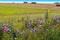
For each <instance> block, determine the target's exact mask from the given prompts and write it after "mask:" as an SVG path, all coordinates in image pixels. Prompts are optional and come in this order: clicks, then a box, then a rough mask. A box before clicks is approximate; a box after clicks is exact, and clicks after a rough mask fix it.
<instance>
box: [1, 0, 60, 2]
mask: <svg viewBox="0 0 60 40" xmlns="http://www.w3.org/2000/svg"><path fill="white" fill-rule="evenodd" d="M0 1H22V2H24V1H27V2H33V1H34V2H60V0H0Z"/></svg>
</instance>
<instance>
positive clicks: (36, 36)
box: [0, 4, 60, 40]
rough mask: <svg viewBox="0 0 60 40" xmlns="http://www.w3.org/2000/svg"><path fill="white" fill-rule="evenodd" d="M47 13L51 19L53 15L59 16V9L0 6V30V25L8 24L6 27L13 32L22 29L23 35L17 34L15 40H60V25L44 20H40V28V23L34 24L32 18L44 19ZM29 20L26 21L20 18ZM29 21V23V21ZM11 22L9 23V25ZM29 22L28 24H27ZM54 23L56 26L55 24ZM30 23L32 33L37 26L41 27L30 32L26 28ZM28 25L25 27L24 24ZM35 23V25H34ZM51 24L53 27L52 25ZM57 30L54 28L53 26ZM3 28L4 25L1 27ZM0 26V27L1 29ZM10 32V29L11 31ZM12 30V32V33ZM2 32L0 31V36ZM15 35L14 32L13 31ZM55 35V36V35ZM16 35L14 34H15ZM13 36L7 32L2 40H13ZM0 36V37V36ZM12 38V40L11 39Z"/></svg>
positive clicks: (53, 21) (53, 20)
mask: <svg viewBox="0 0 60 40" xmlns="http://www.w3.org/2000/svg"><path fill="white" fill-rule="evenodd" d="M46 13H48V15H47V16H49V17H52V16H53V15H54V14H55V15H60V9H54V8H51V7H49V8H40V7H32V6H21V5H20V6H18V5H16V6H15V5H10V4H0V29H1V23H2V24H6V23H7V24H8V26H7V27H9V26H10V27H12V28H13V29H14V30H15V29H16V30H18V29H22V32H26V33H25V34H24V33H23V34H20V33H17V40H60V38H59V37H60V36H58V35H59V33H60V30H59V29H60V27H59V26H60V23H59V22H57V21H56V20H57V19H56V20H55V19H50V20H49V19H48V20H47V19H46V21H45V20H42V21H43V24H42V26H41V24H40V21H39V22H36V21H35V20H34V18H38V19H39V20H40V17H41V18H43V19H45V14H46ZM27 17H28V18H29V19H28V20H27V21H25V20H24V19H23V20H22V18H27ZM30 20H31V21H30ZM10 21H11V23H10ZM28 21H29V22H28ZM55 21H56V24H55ZM30 22H33V23H31V24H33V25H34V29H33V31H34V30H35V29H36V28H37V30H38V29H39V26H40V27H41V28H40V29H39V30H38V31H36V32H35V31H34V32H30V31H31V29H30V28H27V26H29V25H30V27H32V26H31V24H29V23H30ZM25 23H27V24H29V25H27V26H26V24H25ZM35 23H36V24H35ZM52 24H53V25H52ZM54 25H55V26H56V27H57V26H58V27H57V28H55V26H54ZM3 26H4V25H3ZM3 26H2V27H3ZM4 27H6V26H4ZM11 30H12V29H11ZM14 30H12V32H13V33H14ZM41 30H42V31H41ZM1 33H2V32H1V31H0V34H1ZM15 33H16V31H15ZM55 33H56V34H55ZM51 34H52V35H51ZM15 35H16V34H15ZM15 35H14V34H12V35H11V33H10V34H8V32H6V33H3V37H2V39H3V40H13V36H14V37H15ZM26 35H27V36H26ZM54 35H55V36H54ZM0 36H1V35H0ZM0 38H1V37H0ZM11 38H12V39H11Z"/></svg>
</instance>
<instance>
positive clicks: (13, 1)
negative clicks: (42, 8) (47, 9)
mask: <svg viewBox="0 0 60 40" xmlns="http://www.w3.org/2000/svg"><path fill="white" fill-rule="evenodd" d="M24 2H27V3H31V2H33V1H0V3H24ZM34 2H35V1H34ZM36 3H57V2H56V1H55V2H42V1H41V2H36ZM58 3H60V2H58Z"/></svg>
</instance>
